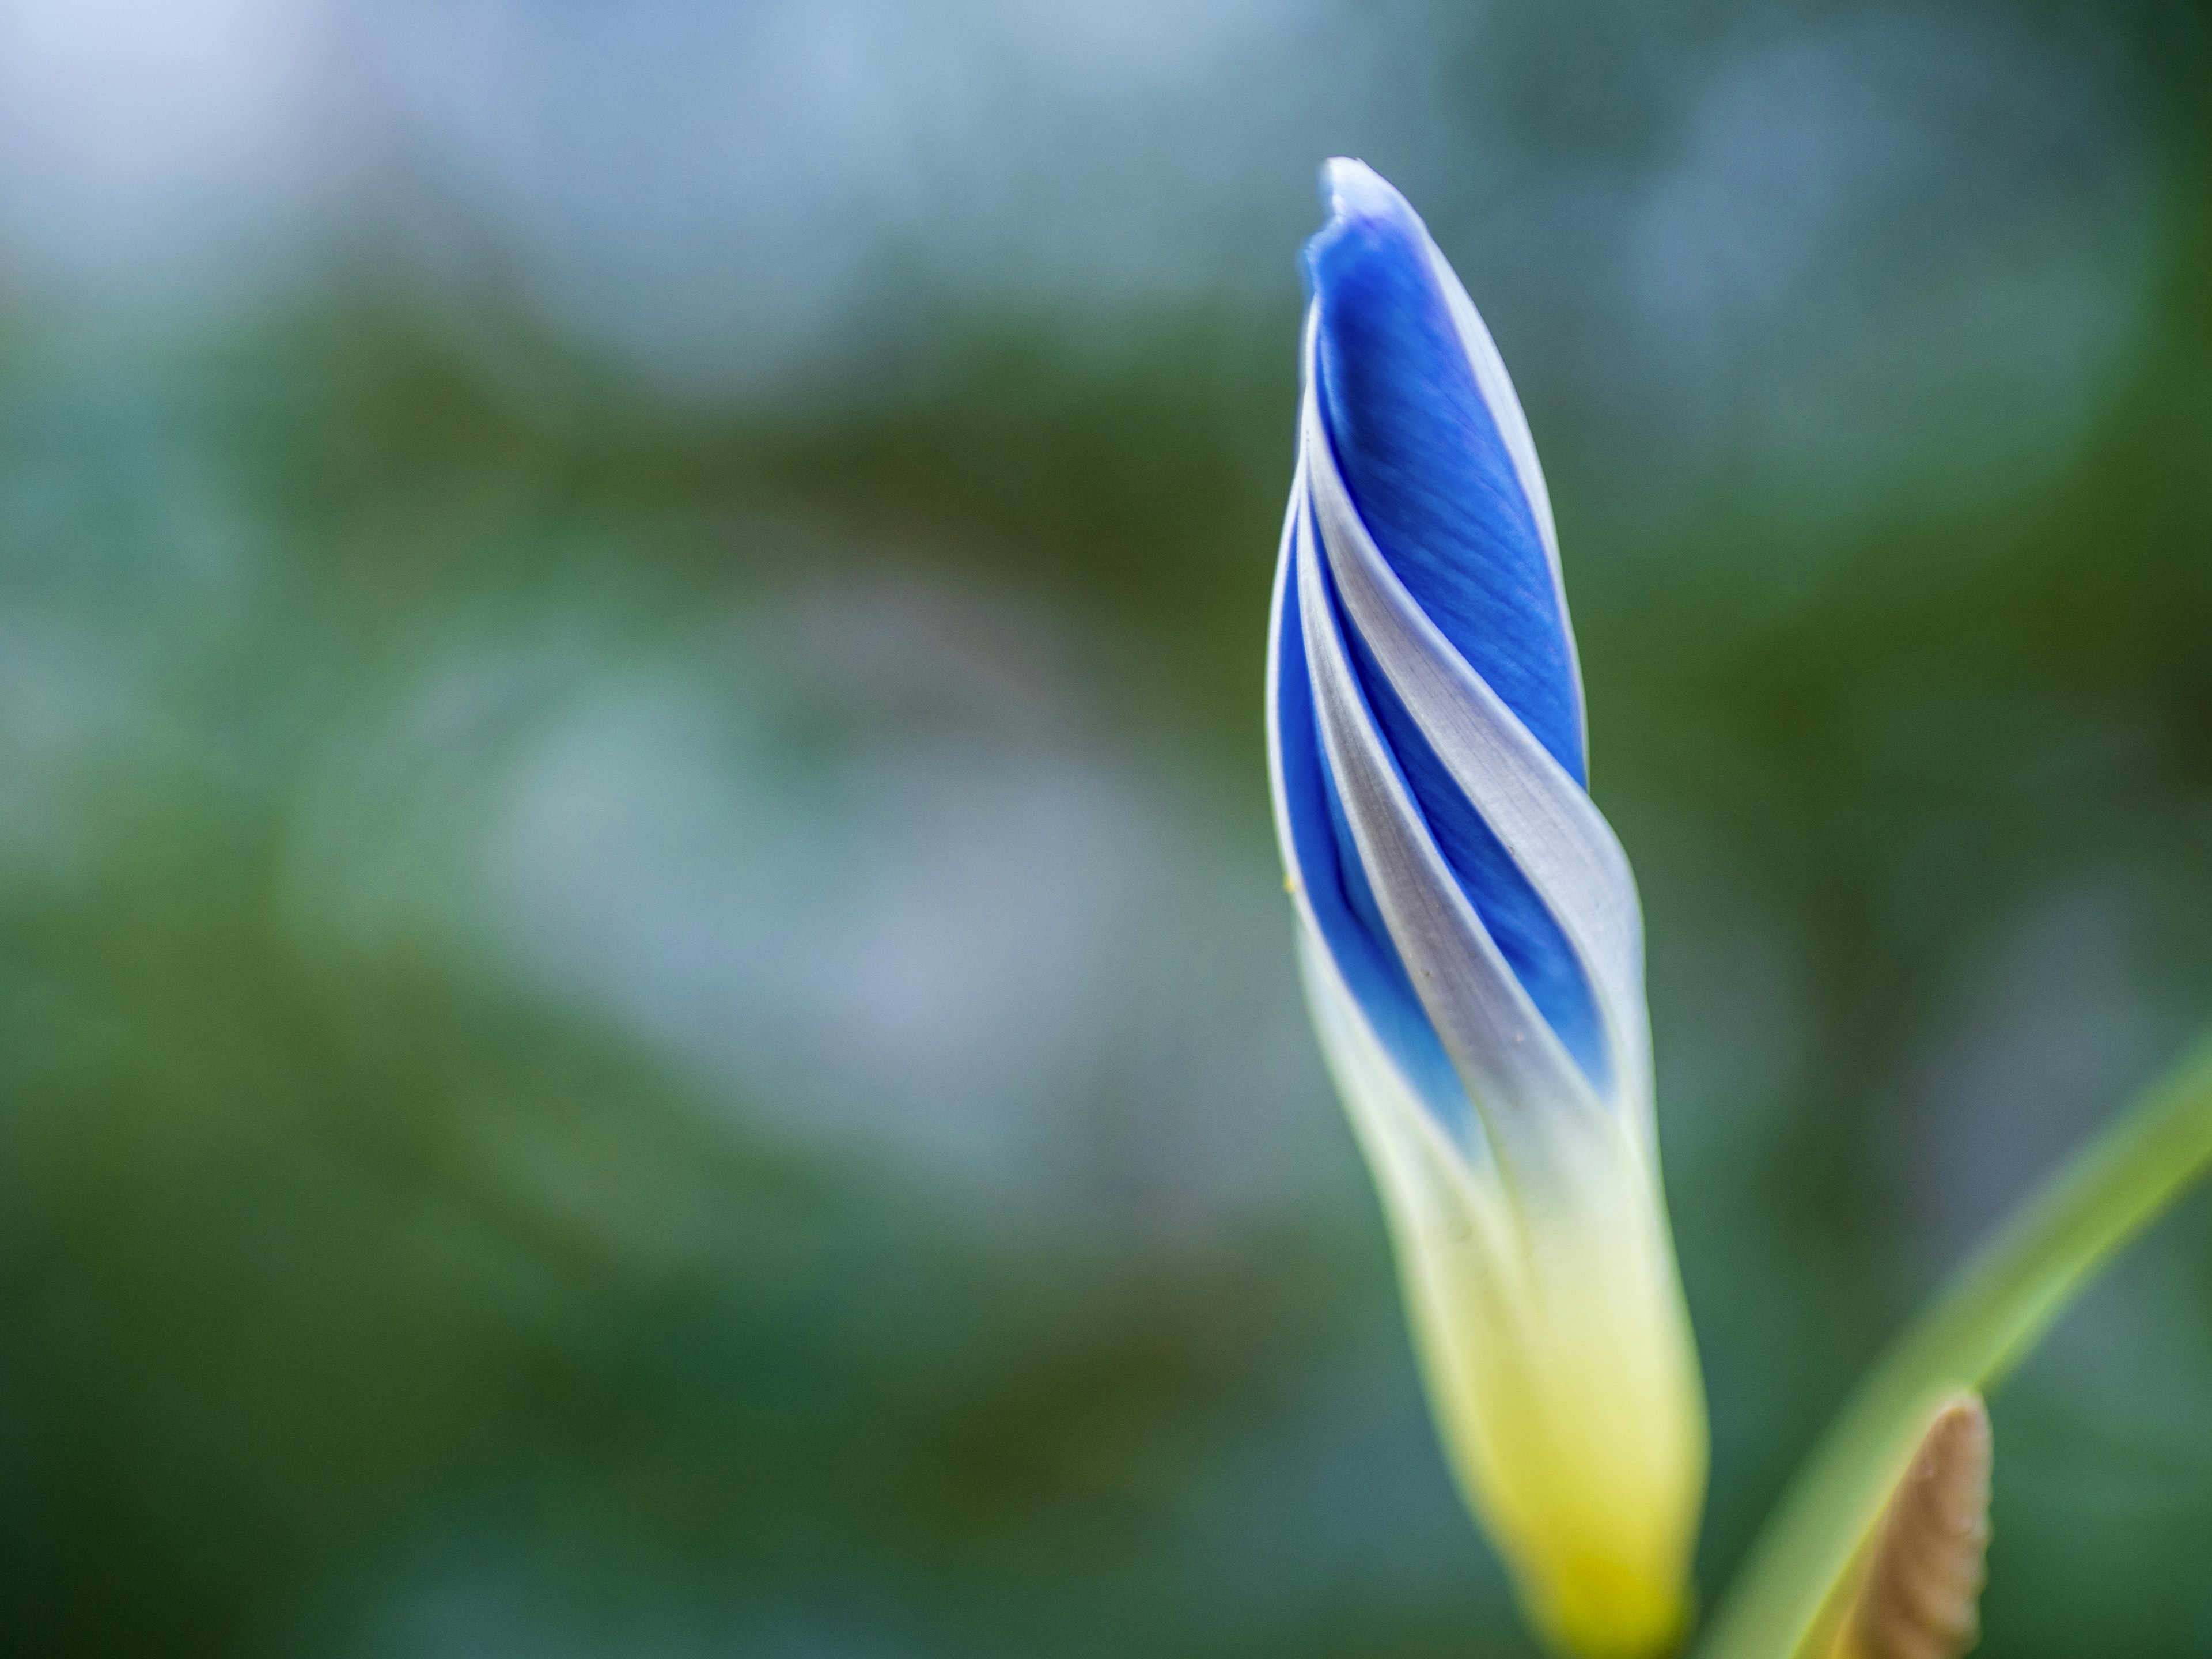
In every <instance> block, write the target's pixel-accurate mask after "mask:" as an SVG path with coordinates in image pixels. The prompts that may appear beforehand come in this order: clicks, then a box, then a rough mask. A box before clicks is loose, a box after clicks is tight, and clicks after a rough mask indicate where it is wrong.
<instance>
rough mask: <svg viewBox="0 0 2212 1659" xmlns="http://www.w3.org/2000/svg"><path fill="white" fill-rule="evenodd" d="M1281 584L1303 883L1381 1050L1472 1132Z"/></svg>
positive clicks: (1294, 814) (1280, 698) (1280, 667)
mask: <svg viewBox="0 0 2212 1659" xmlns="http://www.w3.org/2000/svg"><path fill="white" fill-rule="evenodd" d="M1288 574H1289V575H1290V577H1291V580H1286V581H1285V582H1284V584H1283V595H1282V606H1283V611H1282V616H1281V617H1280V618H1279V622H1278V623H1277V626H1276V630H1275V641H1276V647H1275V648H1276V653H1277V656H1276V663H1275V684H1276V692H1275V706H1274V708H1271V709H1270V710H1268V718H1269V719H1270V720H1273V721H1274V723H1275V730H1276V743H1277V747H1278V750H1279V753H1280V755H1281V757H1282V774H1283V775H1282V788H1283V803H1284V807H1285V816H1286V817H1287V818H1288V820H1289V823H1290V829H1291V848H1292V852H1293V856H1294V858H1295V860H1296V864H1297V880H1298V883H1299V885H1300V886H1301V887H1302V888H1303V889H1304V891H1305V895H1306V900H1307V902H1308V904H1309V905H1310V907H1311V908H1312V911H1313V916H1314V921H1316V924H1317V925H1318V926H1319V927H1320V930H1321V935H1322V944H1323V945H1325V946H1326V947H1327V949H1328V953H1329V956H1330V957H1331V958H1332V959H1333V960H1334V962H1335V963H1336V967H1337V971H1338V972H1340V974H1342V975H1344V981H1345V985H1346V988H1347V989H1348V990H1349V991H1350V992H1351V993H1352V999H1353V1000H1354V1001H1356V1002H1358V1005H1359V1007H1360V1011H1361V1012H1363V1013H1364V1015H1365V1016H1366V1017H1367V1021H1368V1024H1370V1026H1372V1027H1373V1028H1374V1031H1375V1035H1376V1038H1377V1039H1378V1040H1379V1041H1380V1042H1381V1043H1382V1045H1383V1050H1384V1052H1385V1053H1387V1054H1389V1056H1390V1058H1391V1060H1393V1061H1395V1063H1396V1065H1397V1066H1398V1069H1399V1070H1400V1072H1401V1073H1403V1074H1404V1075H1405V1077H1406V1079H1407V1082H1408V1083H1409V1084H1410V1085H1412V1087H1413V1091H1414V1092H1415V1093H1416V1094H1417V1095H1418V1096H1419V1097H1420V1098H1421V1099H1422V1100H1423V1101H1424V1102H1425V1103H1426V1104H1427V1105H1428V1107H1429V1109H1430V1110H1431V1112H1432V1113H1433V1114H1435V1115H1436V1118H1437V1121H1438V1123H1440V1124H1441V1125H1442V1126H1443V1127H1444V1128H1445V1129H1446V1130H1447V1131H1448V1132H1449V1133H1452V1134H1453V1135H1455V1137H1458V1138H1460V1139H1462V1140H1464V1139H1466V1138H1467V1137H1468V1136H1470V1135H1471V1134H1472V1133H1474V1123H1475V1117H1474V1107H1473V1104H1472V1103H1471V1102H1469V1100H1468V1097H1467V1089H1466V1085H1463V1084H1462V1082H1461V1081H1460V1079H1459V1073H1458V1072H1457V1070H1456V1069H1455V1067H1454V1066H1453V1065H1452V1063H1451V1059H1450V1057H1449V1055H1448V1054H1445V1052H1444V1047H1443V1043H1442V1042H1439V1041H1438V1040H1437V1033H1436V1028H1435V1027H1434V1026H1432V1025H1431V1024H1430V1023H1429V1017H1428V1012H1427V1011H1426V1010H1425V1009H1424V1008H1423V1007H1422V1006H1421V1001H1420V998H1419V995H1418V994H1416V993H1415V991H1414V989H1413V980H1412V979H1411V977H1410V976H1408V975H1407V972H1406V968H1405V964H1404V963H1403V962H1401V960H1400V959H1399V956H1398V952H1397V949H1396V947H1395V945H1392V944H1391V942H1390V935H1389V930H1388V929H1387V928H1385V927H1383V920H1382V915H1381V913H1380V911H1379V910H1378V909H1377V908H1376V902H1375V895H1374V891H1373V889H1372V888H1371V887H1370V885H1369V884H1368V881H1367V875H1366V872H1365V870H1364V867H1363V866H1361V864H1360V862H1359V857H1358V852H1357V851H1356V850H1355V849H1354V848H1353V846H1352V833H1351V829H1350V826H1349V825H1348V824H1347V823H1346V822H1345V817H1344V808H1343V805H1342V803H1341V802H1340V799H1338V797H1337V792H1336V784H1335V781H1334V778H1332V777H1331V776H1330V775H1329V769H1328V760H1327V759H1326V757H1324V756H1323V755H1322V750H1321V731H1320V726H1319V725H1318V724H1317V717H1316V713H1315V709H1314V699H1313V684H1312V680H1311V678H1310V676H1309V673H1308V671H1307V667H1306V653H1305V647H1304V634H1303V632H1302V631H1301V628H1302V623H1301V617H1300V613H1299V611H1298V585H1297V580H1296V572H1295V571H1292V572H1290V573H1288Z"/></svg>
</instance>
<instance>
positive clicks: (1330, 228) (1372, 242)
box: [1303, 155, 1425, 295]
mask: <svg viewBox="0 0 2212 1659" xmlns="http://www.w3.org/2000/svg"><path fill="white" fill-rule="evenodd" d="M1321 203H1322V208H1323V209H1324V210H1326V211H1327V212H1328V222H1327V223H1326V224H1324V225H1322V228H1320V229H1319V230H1317V231H1316V232H1315V233H1314V234H1313V235H1312V237H1311V238H1310V240H1308V241H1307V243H1306V246H1305V254H1304V261H1303V263H1304V268H1305V276H1306V284H1307V289H1308V291H1309V293H1310V294H1314V295H1320V294H1322V293H1325V292H1327V291H1328V290H1329V289H1332V288H1334V286H1336V279H1339V278H1340V277H1341V276H1343V275H1344V274H1345V271H1346V270H1348V269H1350V268H1351V267H1352V266H1356V265H1358V264H1360V263H1361V262H1362V261H1363V260H1364V258H1367V257H1368V256H1370V255H1381V256H1383V257H1384V258H1389V259H1391V260H1394V261H1403V260H1406V259H1407V258H1411V257H1412V256H1413V253H1414V252H1415V251H1416V250H1417V249H1418V248H1419V245H1420V243H1421V242H1422V240H1424V239H1425V231H1424V230H1423V228H1422V226H1421V219H1420V216H1419V214H1417V213H1415V212H1414V211H1413V204H1411V203H1409V202H1408V201H1407V199H1406V198H1405V197H1403V196H1401V195H1400V194H1399V193H1398V191H1397V190H1396V189H1395V187H1394V186H1393V185H1391V184H1390V182H1389V180H1388V179H1385V178H1383V175H1382V174H1381V173H1377V172H1376V171H1375V169H1374V168H1373V167H1369V166H1368V165H1367V163H1366V162H1364V161H1357V160H1354V159H1353V158H1352V157H1351V156H1349V155H1334V156H1331V157H1330V158H1329V159H1328V161H1324V162H1322V167H1321Z"/></svg>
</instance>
